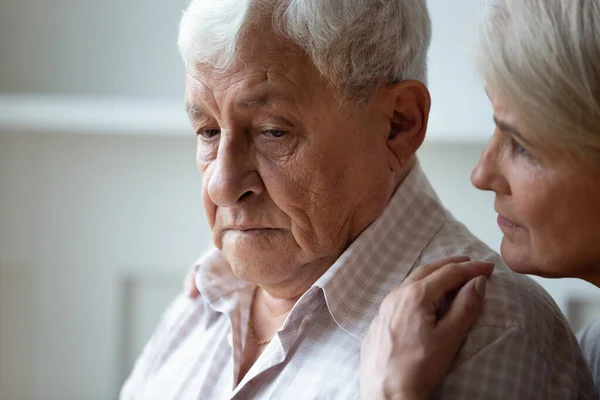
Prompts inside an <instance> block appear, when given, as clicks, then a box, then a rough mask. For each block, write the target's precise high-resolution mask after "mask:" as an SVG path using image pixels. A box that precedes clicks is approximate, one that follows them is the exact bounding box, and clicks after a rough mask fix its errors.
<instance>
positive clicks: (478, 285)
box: [475, 276, 487, 298]
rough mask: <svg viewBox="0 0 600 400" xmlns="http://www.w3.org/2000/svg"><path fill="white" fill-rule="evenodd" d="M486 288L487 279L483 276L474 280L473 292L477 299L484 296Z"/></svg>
mask: <svg viewBox="0 0 600 400" xmlns="http://www.w3.org/2000/svg"><path fill="white" fill-rule="evenodd" d="M486 287H487V278H486V277H485V276H480V277H479V278H477V279H475V292H477V294H478V295H479V297H481V298H483V297H484V296H485V289H486Z"/></svg>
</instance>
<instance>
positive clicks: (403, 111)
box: [387, 81, 431, 168]
mask: <svg viewBox="0 0 600 400" xmlns="http://www.w3.org/2000/svg"><path fill="white" fill-rule="evenodd" d="M391 94H392V101H393V105H392V106H393V110H392V112H391V114H390V115H391V118H390V132H389V136H388V138H387V145H388V148H389V149H390V151H391V152H392V153H393V155H394V156H395V157H396V159H397V161H398V163H399V164H400V167H401V168H404V167H405V166H406V165H407V164H408V163H409V161H410V160H411V159H412V157H413V156H414V155H415V153H416V152H417V150H418V149H419V147H421V144H422V143H423V140H425V134H426V131H427V121H428V120H429V111H430V109H431V97H430V95H429V90H427V87H426V86H425V85H424V84H423V83H422V82H419V81H403V82H399V83H395V84H393V85H392V86H391Z"/></svg>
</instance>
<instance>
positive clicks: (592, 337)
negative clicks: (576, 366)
mask: <svg viewBox="0 0 600 400" xmlns="http://www.w3.org/2000/svg"><path fill="white" fill-rule="evenodd" d="M577 339H578V340H579V345H580V346H581V350H582V351H583V355H584V356H585V359H586V360H587V363H588V365H589V367H590V371H591V373H592V376H593V377H594V383H595V384H596V390H598V391H599V392H600V320H598V321H595V322H592V323H591V324H589V325H588V326H586V327H585V328H584V329H583V330H582V331H581V332H579V334H578V335H577Z"/></svg>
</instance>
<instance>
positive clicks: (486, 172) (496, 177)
mask: <svg viewBox="0 0 600 400" xmlns="http://www.w3.org/2000/svg"><path fill="white" fill-rule="evenodd" d="M500 146H501V144H500V143H499V140H498V138H497V137H492V139H491V140H490V142H489V143H488V144H487V146H486V147H485V149H484V150H483V153H482V154H481V157H480V159H479V162H478V163H477V165H476V166H475V169H474V170H473V172H472V173H471V183H472V184H473V186H475V187H476V188H477V189H479V190H491V191H494V192H496V193H507V192H509V191H510V190H509V185H508V182H507V180H506V178H505V177H504V176H503V175H502V172H501V171H502V169H501V168H500V165H499V161H500V150H501V149H500Z"/></svg>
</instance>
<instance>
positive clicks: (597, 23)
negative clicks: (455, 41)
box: [476, 0, 600, 163]
mask: <svg viewBox="0 0 600 400" xmlns="http://www.w3.org/2000/svg"><path fill="white" fill-rule="evenodd" d="M486 14H487V15H486V16H485V18H484V19H483V21H482V24H481V26H480V28H479V32H478V35H477V36H478V39H477V41H478V43H477V46H476V49H477V56H478V67H479V70H480V72H481V73H482V75H483V78H484V79H485V82H486V85H487V86H488V87H489V88H490V89H492V90H493V91H494V92H495V93H497V94H498V95H500V97H501V98H502V99H503V100H504V101H507V102H508V103H509V104H510V105H511V108H512V109H513V110H515V111H516V112H517V113H518V115H519V116H520V117H522V118H523V119H524V120H525V121H526V123H527V124H528V125H529V126H531V127H532V128H533V130H534V132H531V133H532V135H533V139H534V140H535V142H536V144H540V145H541V146H545V145H548V144H552V145H553V146H555V145H559V146H566V147H568V148H571V149H573V150H576V151H580V152H581V151H583V152H585V153H586V155H591V156H592V159H594V160H595V161H597V162H598V163H600V0H492V1H490V2H489V4H488V5H487V8H486Z"/></svg>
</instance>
